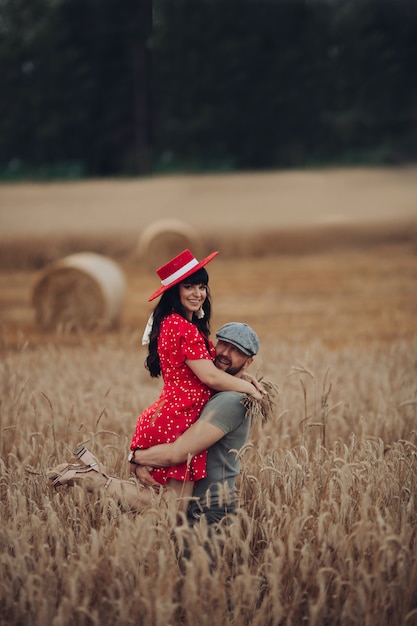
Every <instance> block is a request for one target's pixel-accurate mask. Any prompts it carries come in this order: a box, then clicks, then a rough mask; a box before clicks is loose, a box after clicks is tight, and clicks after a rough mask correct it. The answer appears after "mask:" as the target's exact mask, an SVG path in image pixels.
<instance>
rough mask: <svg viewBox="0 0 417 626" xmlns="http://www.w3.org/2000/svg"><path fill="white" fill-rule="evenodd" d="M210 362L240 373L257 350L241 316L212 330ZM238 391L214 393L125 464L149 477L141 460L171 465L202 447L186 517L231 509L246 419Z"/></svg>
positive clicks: (217, 516) (210, 517)
mask: <svg viewBox="0 0 417 626" xmlns="http://www.w3.org/2000/svg"><path fill="white" fill-rule="evenodd" d="M216 338H217V343H216V359H215V365H216V367H218V368H219V369H222V370H223V371H226V372H228V373H229V374H233V375H234V376H238V377H241V376H243V375H244V374H246V369H247V368H248V367H249V365H251V363H252V362H253V358H254V356H255V355H256V354H257V352H258V350H259V340H258V337H257V335H256V333H255V331H254V330H253V329H252V328H251V327H250V326H248V325H247V324H243V323H241V322H230V323H228V324H225V325H224V326H222V327H221V328H220V329H219V330H218V331H217V333H216ZM242 400H243V394H242V393H238V392H235V391H222V392H218V393H216V394H215V395H214V396H213V397H212V398H211V399H210V400H209V401H208V402H207V404H206V406H205V407H204V409H203V411H202V413H201V415H200V417H199V419H198V420H197V421H196V422H195V423H194V424H193V425H192V426H191V427H190V428H189V429H188V430H187V431H186V432H185V433H183V434H182V435H181V436H180V437H179V438H178V439H177V440H176V441H174V442H172V443H164V444H160V445H157V446H153V447H152V448H147V449H146V450H136V451H135V452H134V454H133V455H132V461H134V463H132V465H131V470H132V473H135V474H136V476H137V477H138V479H139V480H140V481H141V482H142V483H143V484H144V485H147V486H149V485H152V484H154V481H153V480H152V477H151V476H150V474H149V472H148V471H147V469H146V467H145V466H163V467H166V466H169V465H177V464H178V463H182V462H184V461H186V460H187V458H188V457H189V456H194V455H195V454H198V453H199V452H202V451H203V450H207V449H208V455H207V477H206V478H204V479H202V480H200V481H198V482H197V483H196V485H195V487H194V494H193V496H194V499H193V501H192V502H191V504H190V506H189V509H188V517H189V520H190V521H191V522H193V521H196V520H198V519H199V518H200V516H201V515H202V514H204V516H205V517H206V520H207V522H208V523H216V522H218V521H220V520H221V519H223V518H224V517H225V516H227V515H229V514H231V513H233V512H234V510H235V507H236V504H235V501H236V478H237V476H238V475H239V472H240V461H239V459H238V457H237V452H236V451H238V450H240V449H241V448H242V447H243V446H244V444H245V443H246V441H247V438H248V435H249V429H250V419H249V418H247V417H246V408H245V406H244V405H243V404H242Z"/></svg>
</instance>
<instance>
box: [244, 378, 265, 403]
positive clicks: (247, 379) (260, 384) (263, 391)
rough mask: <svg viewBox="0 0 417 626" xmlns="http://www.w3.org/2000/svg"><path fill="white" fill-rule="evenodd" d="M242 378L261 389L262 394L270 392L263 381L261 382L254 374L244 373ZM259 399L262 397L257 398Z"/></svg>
mask: <svg viewBox="0 0 417 626" xmlns="http://www.w3.org/2000/svg"><path fill="white" fill-rule="evenodd" d="M241 378H242V379H243V380H246V381H247V382H248V383H252V385H253V386H254V387H255V388H256V389H257V390H258V391H259V393H261V394H262V395H264V396H265V395H266V394H267V393H268V392H267V390H266V389H265V387H264V386H263V385H262V383H260V382H259V380H256V378H255V376H253V375H252V374H248V373H246V372H245V373H244V374H242V376H241ZM257 400H260V398H257Z"/></svg>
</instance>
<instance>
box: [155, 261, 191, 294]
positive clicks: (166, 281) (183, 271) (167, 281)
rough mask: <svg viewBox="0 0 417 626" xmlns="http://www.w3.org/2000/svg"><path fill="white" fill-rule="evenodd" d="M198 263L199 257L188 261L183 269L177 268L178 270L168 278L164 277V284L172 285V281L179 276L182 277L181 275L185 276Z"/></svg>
mask: <svg viewBox="0 0 417 626" xmlns="http://www.w3.org/2000/svg"><path fill="white" fill-rule="evenodd" d="M196 265H198V261H197V259H193V260H192V261H189V263H186V265H183V267H181V269H179V270H177V271H176V272H174V273H173V274H171V275H170V276H168V278H164V280H161V283H162V285H163V286H164V287H166V286H167V285H170V284H171V283H173V282H174V280H177V278H181V276H184V274H186V273H187V272H188V271H189V270H192V269H193V267H195V266H196Z"/></svg>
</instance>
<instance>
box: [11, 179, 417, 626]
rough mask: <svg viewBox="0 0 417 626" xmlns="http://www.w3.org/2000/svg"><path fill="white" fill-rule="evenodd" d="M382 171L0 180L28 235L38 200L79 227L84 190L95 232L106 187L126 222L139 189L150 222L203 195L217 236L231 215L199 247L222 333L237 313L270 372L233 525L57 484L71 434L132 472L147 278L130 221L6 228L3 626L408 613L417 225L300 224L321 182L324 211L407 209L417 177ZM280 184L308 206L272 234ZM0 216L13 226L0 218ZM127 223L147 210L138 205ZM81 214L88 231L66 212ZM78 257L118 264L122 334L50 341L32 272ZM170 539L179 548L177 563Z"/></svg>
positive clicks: (291, 198)
mask: <svg viewBox="0 0 417 626" xmlns="http://www.w3.org/2000/svg"><path fill="white" fill-rule="evenodd" d="M352 176H353V174H352ZM358 176H359V177H358ZM373 176H374V174H373V173H371V178H372V177H373ZM398 176H399V177H400V178H398ZM404 176H407V179H405V178H404ZM393 177H394V174H392V175H391V174H389V173H388V174H387V173H383V175H382V176H379V177H378V184H376V183H375V180H374V179H373V178H372V182H371V184H369V179H368V176H367V175H366V177H365V174H364V173H362V172H358V173H354V180H353V182H352V181H351V183H348V181H349V180H351V179H350V177H349V176H347V177H346V176H345V174H344V173H340V172H336V173H335V176H334V177H329V178H326V179H325V177H321V176H320V175H319V177H318V178H317V177H314V176H312V175H310V174H308V173H306V174H305V175H303V174H299V175H298V174H297V175H289V176H285V177H284V178H281V177H279V180H278V179H276V178H275V177H271V178H270V177H267V176H265V177H261V179H259V180H260V182H257V183H256V185H257V186H255V187H256V188H253V184H252V179H251V178H250V177H246V178H244V179H243V187H242V185H241V184H240V182H239V185H237V182H236V180H234V179H233V178H232V179H231V183H230V184H229V179H227V180H226V179H222V180H220V181H217V184H216V187H215V188H213V187H210V189H207V193H206V194H205V195H203V196H202V195H201V185H202V184H203V185H204V184H206V183H205V179H203V180H196V181H194V180H192V181H191V183H190V182H189V181H188V182H187V186H186V187H185V188H183V186H184V184H185V183H184V181H182V180H178V181H165V182H163V185H162V187H161V191H160V192H159V191H158V194H160V195H157V196H156V195H155V194H156V191H157V187H156V186H154V184H153V183H152V182H145V183H144V186H141V184H140V183H127V184H126V185H124V184H122V183H121V182H120V183H119V182H115V183H114V184H110V183H106V184H105V185H104V186H103V185H102V184H100V183H99V182H97V183H92V184H85V185H84V184H83V185H75V186H67V187H64V188H63V187H62V186H58V187H56V186H52V187H51V186H46V187H45V188H43V187H42V188H41V187H39V186H22V187H19V186H17V187H16V188H12V187H10V188H8V187H6V188H4V189H3V190H2V194H3V199H5V200H7V202H8V203H9V204H10V202H12V201H13V202H15V204H10V206H13V215H14V216H15V215H17V214H15V213H14V211H19V210H20V209H19V207H23V206H25V207H26V209H27V212H26V213H24V215H26V217H27V219H28V220H29V221H25V220H26V218H25V220H23V222H22V224H24V225H25V224H26V226H27V227H28V230H29V232H30V231H31V230H33V228H34V227H35V226H36V228H37V229H38V230H37V232H40V226H39V224H40V222H39V220H38V211H40V213H41V215H42V217H43V219H45V220H46V216H47V215H50V214H52V212H53V211H56V207H58V206H60V207H62V208H64V209H65V210H63V211H62V219H63V220H65V219H67V220H68V219H70V217H71V219H73V215H74V213H73V211H74V206H75V207H78V209H77V210H76V212H75V214H76V215H78V216H79V215H81V214H82V213H83V210H84V205H83V202H81V200H83V199H84V200H85V198H86V197H87V201H88V203H90V204H91V206H92V209H94V210H93V212H92V218H94V219H93V224H94V223H97V216H100V215H101V213H100V211H101V209H102V206H103V204H102V202H105V200H106V197H107V196H108V202H107V205H106V207H107V209H108V211H110V213H111V207H112V206H113V207H114V206H118V205H117V202H119V204H120V205H121V215H122V214H123V216H125V213H123V211H125V210H126V211H127V210H128V209H129V215H132V214H135V213H134V211H136V206H137V203H138V197H139V194H140V193H142V191H140V190H143V189H144V190H145V192H146V193H147V194H148V195H146V193H145V196H146V199H147V200H148V201H149V203H150V204H148V205H146V203H145V205H146V206H151V209H152V210H153V209H155V215H154V217H155V218H167V217H170V216H171V209H172V203H171V202H167V198H169V199H171V198H173V201H177V205H178V207H179V206H181V205H182V203H183V201H184V200H185V201H187V202H188V201H189V203H190V205H191V208H192V209H194V208H195V206H196V205H195V203H196V202H197V203H200V204H199V205H198V206H199V207H200V208H202V209H204V210H201V211H197V212H196V214H198V215H199V216H200V219H202V220H203V226H205V225H206V222H207V221H208V217H207V216H208V215H210V221H211V223H212V225H213V228H214V227H215V226H216V225H217V224H218V219H222V220H226V221H225V222H224V223H226V225H227V228H225V229H223V230H222V231H221V232H220V231H219V233H216V232H214V231H213V230H212V231H211V234H210V233H209V236H207V238H206V240H205V241H204V242H203V243H204V245H205V246H206V248H207V249H208V251H211V249H213V248H217V249H220V251H221V254H220V255H219V257H218V259H216V261H215V262H213V263H212V264H211V266H210V283H211V287H212V292H213V300H214V319H213V328H216V327H218V326H220V325H221V324H223V323H224V322H227V321H230V320H232V319H238V320H241V321H245V322H248V323H249V324H251V325H253V326H254V328H256V330H257V331H258V332H259V335H260V339H261V350H260V354H259V356H258V357H257V366H256V368H253V369H254V373H255V372H256V371H257V372H258V374H260V375H262V376H264V377H265V378H266V379H268V380H271V381H273V382H274V383H276V384H277V385H278V387H279V391H280V394H279V405H278V407H277V409H276V414H275V415H274V417H273V419H272V420H270V421H269V422H267V423H266V424H264V425H261V423H260V422H257V423H256V424H254V426H253V428H252V433H251V439H250V442H249V443H248V444H247V446H245V448H244V449H243V450H242V451H241V453H240V455H241V458H242V473H241V477H240V482H239V484H240V497H241V501H240V505H241V507H240V509H239V517H238V520H237V522H236V523H235V524H234V525H233V526H232V527H231V528H230V532H229V533H228V534H227V535H224V536H221V535H219V536H216V537H211V538H210V540H209V541H208V540H207V539H208V537H207V529H206V528H204V526H202V527H201V528H199V529H198V532H196V533H195V534H194V533H192V534H190V533H189V532H187V531H186V529H184V528H182V527H177V528H176V527H175V526H174V525H173V523H172V520H171V518H170V515H169V512H168V511H167V510H165V509H164V508H162V507H161V506H158V502H157V501H155V506H154V507H153V508H152V510H150V511H148V512H147V513H146V514H143V515H137V516H135V515H133V514H131V513H130V512H128V511H127V510H124V509H123V508H122V507H119V506H117V505H116V504H115V503H114V502H113V501H112V500H111V499H109V500H104V501H100V500H99V499H98V498H97V497H96V496H94V495H93V494H86V493H85V492H84V491H82V490H81V489H80V488H73V489H66V488H62V489H61V490H60V491H54V490H52V489H51V488H50V487H49V485H48V483H47V480H46V471H47V470H48V468H50V467H51V466H53V465H54V464H55V463H57V462H62V461H66V460H70V459H71V458H72V457H71V451H72V450H73V449H74V448H75V447H76V445H78V444H79V443H81V442H84V443H88V447H89V448H91V449H92V450H93V451H94V452H96V453H97V454H98V455H99V456H100V458H102V459H103V460H104V461H105V463H106V465H107V467H108V469H109V471H110V472H112V473H113V472H114V473H115V474H117V475H119V476H122V477H127V468H126V452H127V449H128V445H129V442H130V438H131V435H132V432H133V429H134V425H135V423H136V418H137V415H138V413H139V412H140V411H141V410H142V409H143V408H144V407H146V406H147V405H149V404H150V403H151V402H152V401H153V400H154V399H155V397H156V396H157V393H158V389H159V383H158V382H155V381H151V380H150V378H149V377H148V375H147V373H146V371H145V369H144V367H143V361H144V357H145V353H144V352H143V349H142V348H141V346H140V337H141V335H142V330H143V327H144V324H145V322H146V319H147V317H148V314H149V312H150V308H149V307H148V305H147V304H146V299H147V296H148V295H149V294H150V293H151V292H152V291H153V290H154V289H155V276H154V273H153V272H150V271H149V270H147V269H146V268H145V267H143V266H141V264H140V263H139V262H138V260H137V259H136V260H135V259H133V257H132V253H133V252H134V250H135V247H136V245H137V236H136V234H135V232H134V229H133V230H132V231H131V232H130V231H129V232H127V231H126V230H125V232H124V234H123V236H114V235H110V234H109V232H111V227H112V224H110V223H109V224H108V229H107V230H106V232H105V233H101V234H100V235H98V233H93V232H92V230H91V228H90V230H89V229H86V232H85V233H84V232H83V234H82V235H81V234H80V233H78V234H77V233H75V234H74V233H73V234H71V233H67V235H66V236H63V235H62V232H64V231H65V230H66V226H65V228H62V230H61V234H53V235H50V236H46V235H45V237H43V238H42V237H41V238H38V239H33V238H32V237H28V238H27V239H24V238H23V239H22V237H19V238H18V240H16V241H13V240H12V239H10V238H9V239H7V240H5V241H4V242H3V244H4V245H2V248H1V250H0V267H1V268H3V269H2V271H0V328H1V339H0V354H1V362H0V393H1V395H0V397H1V400H0V451H1V462H0V492H1V504H0V511H1V513H0V524H1V525H0V528H1V530H0V545H1V549H0V560H1V571H2V577H1V580H0V623H1V624H7V625H8V626H11V625H12V626H17V625H20V624H25V625H27V626H44V625H45V624H51V625H54V626H91V625H93V624H121V625H123V626H124V625H126V626H127V625H129V624H132V625H133V624H135V625H137V624H143V625H146V626H148V625H152V626H154V625H155V626H166V625H167V624H170V625H172V626H187V625H189V624H195V622H196V620H198V622H199V623H201V624H203V625H207V626H212V624H219V625H223V624H224V625H226V624H227V625H228V626H242V625H245V626H246V625H247V626H249V625H250V626H300V625H301V624H308V625H309V626H310V625H311V626H312V625H316V624H317V625H320V626H338V625H341V626H358V625H360V626H362V625H364V624H366V625H371V624H372V626H373V625H374V624H378V626H388V625H389V626H415V625H416V624H417V592H416V585H415V581H416V579H417V480H416V476H417V434H416V433H417V383H416V381H417V358H416V355H417V290H416V284H417V282H416V279H417V255H416V244H415V241H416V237H415V232H416V231H415V222H414V225H413V226H412V228H410V229H407V227H406V225H405V222H403V224H402V225H399V226H398V227H393V228H391V227H388V226H385V229H382V230H381V231H380V232H378V229H375V228H374V227H370V228H368V229H364V228H360V229H359V230H358V229H356V230H355V229H352V230H351V231H348V230H344V231H343V230H340V229H339V230H337V231H334V230H331V229H330V230H329V229H327V230H326V229H324V230H320V231H315V232H312V231H310V230H309V229H308V228H307V229H304V230H301V229H300V228H299V227H300V226H301V225H302V222H303V219H304V216H305V215H306V214H307V213H308V210H309V208H310V207H309V205H308V202H307V203H306V204H305V205H304V204H303V203H304V200H305V199H307V200H308V198H309V195H308V193H310V192H314V190H316V191H318V192H319V193H318V196H317V194H316V195H315V196H314V197H315V201H316V203H317V205H320V204H321V202H322V201H326V202H327V204H326V206H327V209H326V210H329V208H330V207H331V206H332V205H333V204H334V201H335V200H337V202H338V204H339V199H340V203H341V204H340V206H341V207H342V208H341V209H340V211H341V212H344V211H347V210H348V209H349V207H350V205H351V204H352V203H353V206H356V209H355V210H356V214H357V215H358V216H359V214H360V212H361V206H359V204H358V201H359V200H360V199H363V198H365V200H366V202H365V204H366V206H371V205H372V201H373V200H375V198H376V200H377V202H375V204H374V205H372V206H371V209H372V211H373V213H374V214H377V215H379V212H380V211H382V214H384V215H385V217H387V215H388V213H389V212H390V206H391V202H392V199H393V198H396V199H398V202H399V205H398V206H400V205H401V207H403V209H404V215H405V213H407V215H409V213H408V208H409V207H413V206H415V204H414V199H415V178H412V177H411V176H409V175H408V174H407V173H403V172H399V173H395V185H394V184H393V183H392V181H393ZM306 179H307V180H308V181H310V182H309V185H310V186H309V187H308V189H309V190H310V192H308V193H307V191H306V189H305V188H304V187H303V185H304V184H305V180H306ZM239 180H241V179H239ZM256 180H257V181H258V179H256ZM277 180H278V182H277ZM278 183H279V186H278V187H277V186H276V185H277V184H278ZM325 183H326V184H325ZM207 184H208V183H207ZM349 184H351V185H352V186H353V188H354V191H355V193H354V194H353V196H349V194H348V193H347V187H348V185H349ZM164 185H165V186H164ZM190 185H191V186H190ZM311 185H312V186H311ZM236 188H238V189H239V190H240V191H241V194H240V195H237V196H235V194H234V191H235V189H236ZM103 189H104V191H103ZM345 189H346V193H345ZM197 190H200V191H199V192H198V193H197ZM265 190H266V191H265ZM263 191H265V196H264V200H265V202H261V201H259V206H260V214H262V218H263V229H262V228H260V229H258V230H254V229H253V228H252V225H253V222H252V223H251V224H252V225H251V224H249V223H248V224H246V230H245V233H244V234H243V233H242V236H240V235H239V234H238V235H237V236H235V237H234V238H231V236H230V233H232V232H233V233H235V234H236V223H237V222H236V215H241V213H240V212H239V213H238V211H240V208H241V206H242V205H241V202H242V200H243V201H244V202H246V204H244V206H246V208H248V207H249V206H250V205H252V204H254V206H257V202H258V199H259V197H260V195H259V194H262V193H263ZM371 191H372V193H371ZM174 192H175V193H174ZM180 192H181V193H180ZM45 194H46V195H45ZM71 194H75V196H76V199H77V202H75V204H74V202H73V201H72V200H71V198H72V196H71ZM77 194H79V195H77ZM80 194H81V195H80ZM83 194H84V195H83ZM85 194H87V196H85ZM96 194H98V196H96ZM112 194H113V195H112ZM123 194H125V195H123ZM219 194H220V195H219ZM222 194H223V195H222ZM277 194H278V196H277ZM375 194H376V195H375ZM277 197H278V198H279V199H280V200H281V204H280V206H281V209H282V207H285V208H287V207H289V208H290V212H291V211H295V212H296V213H297V211H298V209H299V215H298V213H297V215H298V217H299V221H300V223H299V225H298V226H299V227H298V228H297V229H296V230H294V231H290V230H285V229H284V230H281V231H277V230H276V229H275V230H274V229H272V228H271V229H270V230H269V231H268V225H267V222H268V219H269V217H268V215H267V213H266V212H265V211H264V212H262V211H261V208H262V207H263V206H264V205H265V206H266V207H267V210H268V211H270V216H271V217H274V215H275V213H276V206H277V205H276V199H277ZM16 198H17V200H16ZM120 198H122V200H121V201H120ZM45 199H46V200H47V202H45ZM223 201H225V202H226V201H227V203H225V204H224V205H223ZM400 201H401V202H400ZM48 202H49V204H48ZM355 202H356V204H355ZM365 204H364V206H365ZM6 205H7V206H9V205H8V204H7V203H6V204H4V206H6ZM127 205H129V206H127ZM200 205H201V206H200ZM7 206H6V209H7ZM223 206H228V207H229V209H228V211H227V212H225V211H224V210H223ZM33 207H34V208H35V209H36V211H35V210H32V209H33ZM129 207H130V208H129ZM209 208H210V209H211V208H213V212H211V213H210V211H208V209H209ZM26 209H25V210H26ZM44 209H45V211H46V212H45V211H44ZM206 209H207V210H206ZM342 209H343V210H342ZM405 209H407V211H405ZM159 210H161V211H160V213H158V211H159ZM77 211H78V212H77ZM94 211H95V212H94ZM163 211H165V213H166V214H165V213H164V212H163ZM216 211H217V213H216ZM132 212H133V213H132ZM151 212H152V211H151ZM110 213H109V212H107V213H106V216H107V219H110V217H111V214H110ZM156 213H158V215H156ZM287 214H288V211H286V215H287ZM19 215H20V214H19ZM22 215H23V214H22ZM176 215H177V216H178V217H180V218H181V217H182V214H180V213H177V214H176ZM190 215H191V213H190ZM2 216H3V217H6V218H7V217H8V216H6V211H5V210H3V213H2V214H1V213H0V219H1V217H2ZM29 217H30V219H29ZM256 217H257V216H256V215H255V216H254V218H256ZM140 219H141V220H142V222H141V223H143V224H145V223H146V221H147V219H146V215H145V214H144V213H143V214H141V216H140ZM30 220H32V221H30ZM15 221H16V220H15ZM6 222H7V220H6ZM45 223H46V221H45ZM190 223H191V222H190ZM76 224H77V227H79V229H80V231H82V228H83V224H82V223H81V221H79V220H78V218H77V219H76ZM231 224H233V228H231ZM64 225H65V224H64ZM67 225H68V224H67ZM193 225H195V224H193ZM198 226H199V228H200V227H201V225H198ZM199 232H201V229H200V231H199ZM85 249H88V250H91V251H95V252H99V253H101V254H107V255H108V256H110V257H112V258H115V259H116V260H118V261H119V262H120V263H121V266H122V268H123V270H124V272H125V274H126V278H127V285H128V288H127V291H128V298H127V303H126V307H125V309H124V312H123V316H122V319H121V321H120V327H119V328H117V329H115V330H114V331H112V332H107V333H104V334H96V335H92V334H90V335H88V334H86V333H82V332H80V333H78V334H77V333H71V334H66V333H64V332H61V333H46V332H43V331H42V330H41V329H39V328H38V327H37V325H36V322H35V315H34V311H33V309H32V307H31V304H30V301H31V292H32V289H33V285H34V284H35V282H36V278H37V276H38V270H39V269H40V268H42V267H44V265H45V264H46V263H48V262H50V261H53V260H55V259H57V258H60V257H62V256H65V255H67V254H70V253H72V252H77V251H82V250H85ZM182 546H185V547H186V548H187V550H188V552H189V557H188V558H186V559H183V558H180V557H179V550H180V549H181V547H182Z"/></svg>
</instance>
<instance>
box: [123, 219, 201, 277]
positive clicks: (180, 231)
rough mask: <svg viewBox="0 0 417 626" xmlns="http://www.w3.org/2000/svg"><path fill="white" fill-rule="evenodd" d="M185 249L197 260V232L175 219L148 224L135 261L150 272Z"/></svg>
mask: <svg viewBox="0 0 417 626" xmlns="http://www.w3.org/2000/svg"><path fill="white" fill-rule="evenodd" d="M185 248H189V249H190V250H191V252H192V253H193V254H194V256H196V257H197V258H199V257H200V256H201V253H202V244H201V241H200V237H199V236H198V233H197V231H196V230H195V229H194V228H192V227H191V226H190V225H189V224H186V223H185V222H182V221H180V220H176V219H165V220H159V221H157V222H152V223H151V224H149V225H148V226H147V227H146V228H145V229H144V230H143V231H142V233H141V235H140V237H139V241H138V245H137V249H136V251H135V255H134V256H135V259H139V260H140V261H141V263H142V265H143V266H145V267H147V268H148V269H150V270H155V268H157V267H160V266H161V265H163V264H164V263H166V262H167V261H168V260H169V259H171V258H172V257H174V256H176V255H177V254H179V253H180V252H182V251H183V250H185Z"/></svg>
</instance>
